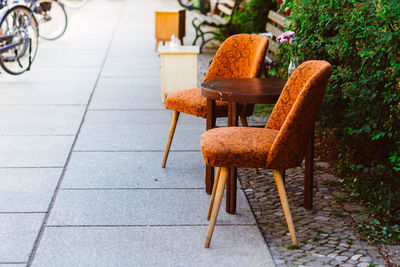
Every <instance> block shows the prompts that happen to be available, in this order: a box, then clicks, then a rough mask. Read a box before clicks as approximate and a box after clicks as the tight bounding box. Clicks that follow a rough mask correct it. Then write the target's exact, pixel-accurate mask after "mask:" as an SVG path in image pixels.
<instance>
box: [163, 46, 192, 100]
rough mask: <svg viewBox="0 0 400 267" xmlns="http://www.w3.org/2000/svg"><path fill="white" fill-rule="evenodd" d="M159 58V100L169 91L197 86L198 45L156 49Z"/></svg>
mask: <svg viewBox="0 0 400 267" xmlns="http://www.w3.org/2000/svg"><path fill="white" fill-rule="evenodd" d="M158 53H160V60H161V100H162V102H163V103H165V98H166V97H167V95H168V94H169V93H172V92H176V91H180V90H186V89H191V88H196V87H198V72H197V57H198V54H199V47H198V46H178V47H176V48H175V49H171V48H170V47H169V46H161V47H160V48H159V49H158Z"/></svg>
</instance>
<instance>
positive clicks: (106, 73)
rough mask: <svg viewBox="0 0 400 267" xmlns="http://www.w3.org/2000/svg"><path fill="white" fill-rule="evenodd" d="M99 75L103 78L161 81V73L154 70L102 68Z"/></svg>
mask: <svg viewBox="0 0 400 267" xmlns="http://www.w3.org/2000/svg"><path fill="white" fill-rule="evenodd" d="M101 74H102V76H103V77H121V76H129V77H131V76H133V77H152V78H154V79H160V80H161V72H157V71H154V70H142V71H140V70H137V71H131V70H127V69H114V68H107V69H106V68H104V69H103V71H102V73H101Z"/></svg>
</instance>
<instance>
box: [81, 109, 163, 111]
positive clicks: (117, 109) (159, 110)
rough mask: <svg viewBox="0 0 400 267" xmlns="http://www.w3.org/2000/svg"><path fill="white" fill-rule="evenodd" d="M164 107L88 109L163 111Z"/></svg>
mask: <svg viewBox="0 0 400 267" xmlns="http://www.w3.org/2000/svg"><path fill="white" fill-rule="evenodd" d="M165 110H166V109H163V108H149V109H144V108H137V109H136V108H110V109H107V108H104V109H102V108H93V109H89V111H165Z"/></svg>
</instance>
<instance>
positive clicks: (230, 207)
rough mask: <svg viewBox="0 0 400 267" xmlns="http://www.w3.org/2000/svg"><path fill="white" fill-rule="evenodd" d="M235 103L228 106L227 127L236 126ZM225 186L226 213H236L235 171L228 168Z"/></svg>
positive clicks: (236, 105)
mask: <svg viewBox="0 0 400 267" xmlns="http://www.w3.org/2000/svg"><path fill="white" fill-rule="evenodd" d="M237 108H238V104H237V103H229V104H228V126H238V116H237ZM228 177H229V178H228V183H227V186H226V212H228V213H231V214H234V213H236V191H237V169H236V168H229V176H228Z"/></svg>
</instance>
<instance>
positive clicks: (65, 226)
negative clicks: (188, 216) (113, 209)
mask: <svg viewBox="0 0 400 267" xmlns="http://www.w3.org/2000/svg"><path fill="white" fill-rule="evenodd" d="M216 225H217V226H224V227H243V226H257V224H256V223H240V224H218V223H217V224H216ZM204 226H206V227H207V226H208V223H205V224H86V225H85V224H75V225H72V224H65V225H64V224H54V225H47V226H46V228H118V227H204Z"/></svg>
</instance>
